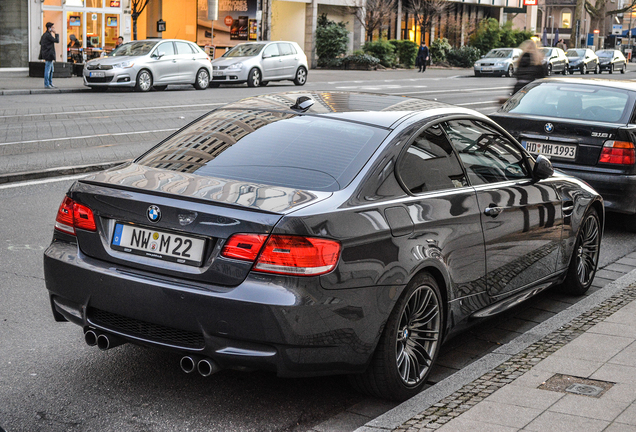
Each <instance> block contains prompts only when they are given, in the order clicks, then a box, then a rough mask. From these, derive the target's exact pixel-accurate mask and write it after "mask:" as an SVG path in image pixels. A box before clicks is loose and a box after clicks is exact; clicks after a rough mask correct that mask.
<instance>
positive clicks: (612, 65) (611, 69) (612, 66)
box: [609, 63, 614, 74]
mask: <svg viewBox="0 0 636 432" xmlns="http://www.w3.org/2000/svg"><path fill="white" fill-rule="evenodd" d="M609 73H611V74H613V73H614V63H612V64H611V65H610V67H609Z"/></svg>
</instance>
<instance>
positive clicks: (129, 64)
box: [113, 61, 135, 69]
mask: <svg viewBox="0 0 636 432" xmlns="http://www.w3.org/2000/svg"><path fill="white" fill-rule="evenodd" d="M134 65H135V64H134V63H133V62H131V61H125V62H121V63H115V64H114V65H113V69H127V68H131V67H133V66H134Z"/></svg>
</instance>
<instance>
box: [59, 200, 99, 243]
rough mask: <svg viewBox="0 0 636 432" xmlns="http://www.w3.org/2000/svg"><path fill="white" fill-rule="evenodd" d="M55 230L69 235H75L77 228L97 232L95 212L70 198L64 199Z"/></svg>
mask: <svg viewBox="0 0 636 432" xmlns="http://www.w3.org/2000/svg"><path fill="white" fill-rule="evenodd" d="M55 228H56V229H58V230H60V231H62V232H65V233H67V234H72V235H75V228H79V229H83V230H87V231H97V227H96V226H95V218H94V216H93V211H92V210H91V209H89V208H88V207H86V206H84V205H81V204H78V203H76V202H75V201H73V200H72V199H70V198H69V197H64V200H63V201H62V204H60V208H59V209H58V210H57V217H56V218H55Z"/></svg>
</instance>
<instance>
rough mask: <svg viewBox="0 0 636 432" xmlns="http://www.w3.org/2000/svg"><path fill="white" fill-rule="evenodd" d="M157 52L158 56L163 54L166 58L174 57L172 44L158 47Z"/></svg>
mask: <svg viewBox="0 0 636 432" xmlns="http://www.w3.org/2000/svg"><path fill="white" fill-rule="evenodd" d="M155 52H156V53H157V54H159V53H160V52H162V53H163V54H164V55H166V56H171V55H174V46H173V45H172V42H164V43H162V44H160V45H159V46H158V47H157V51H155Z"/></svg>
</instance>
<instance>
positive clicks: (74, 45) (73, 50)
mask: <svg viewBox="0 0 636 432" xmlns="http://www.w3.org/2000/svg"><path fill="white" fill-rule="evenodd" d="M82 15H83V14H82V13H81V12H67V13H66V61H68V62H71V63H82V62H83V59H82V53H83V47H84V37H83V31H82Z"/></svg>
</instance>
